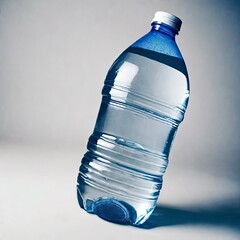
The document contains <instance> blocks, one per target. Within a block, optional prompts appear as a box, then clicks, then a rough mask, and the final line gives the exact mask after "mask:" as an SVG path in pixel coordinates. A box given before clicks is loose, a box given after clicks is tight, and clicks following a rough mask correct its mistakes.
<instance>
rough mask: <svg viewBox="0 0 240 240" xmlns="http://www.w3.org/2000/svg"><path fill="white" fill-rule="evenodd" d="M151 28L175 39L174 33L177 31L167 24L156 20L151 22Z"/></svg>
mask: <svg viewBox="0 0 240 240" xmlns="http://www.w3.org/2000/svg"><path fill="white" fill-rule="evenodd" d="M152 30H154V31H158V32H162V33H164V34H167V35H169V36H170V37H171V38H173V39H175V36H176V34H178V31H177V30H176V29H174V28H172V27H170V26H169V25H167V24H164V23H158V22H153V23H152Z"/></svg>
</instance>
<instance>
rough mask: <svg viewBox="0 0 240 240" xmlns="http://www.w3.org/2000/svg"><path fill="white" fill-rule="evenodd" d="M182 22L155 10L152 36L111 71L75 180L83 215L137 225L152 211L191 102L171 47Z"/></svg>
mask: <svg viewBox="0 0 240 240" xmlns="http://www.w3.org/2000/svg"><path fill="white" fill-rule="evenodd" d="M181 23H182V22H181V20H180V19H179V18H177V17H176V16H174V15H171V14H169V13H165V12H156V14H155V17H154V19H153V20H152V23H151V26H152V28H151V31H150V32H149V33H147V34H146V35H145V36H143V37H142V38H140V39H139V40H138V41H136V42H135V43H133V44H132V45H131V46H130V47H129V48H127V49H126V50H125V51H124V52H123V53H122V54H121V55H120V56H119V57H118V58H117V60H116V61H115V62H114V63H113V64H112V66H111V68H110V69H109V71H108V73H107V76H106V79H105V82H104V87H103V90H102V102H101V106H100V110H99V114H98V117H97V121H96V125H95V128H94V132H93V134H92V135H91V136H90V138H89V141H88V145H87V149H88V151H87V152H86V154H85V155H84V157H83V159H82V162H81V166H80V171H79V175H78V184H77V192H78V201H79V204H80V206H81V207H82V208H83V209H85V210H86V211H87V212H89V213H94V214H97V215H98V216H99V217H101V218H103V219H105V220H108V221H112V222H117V223H129V224H133V225H140V224H142V223H143V222H145V221H146V220H147V219H148V218H149V216H150V214H151V213H152V211H153V210H154V208H155V206H156V203H157V199H158V196H159V193H160V190H161V188H162V177H163V174H164V172H165V170H166V167H167V165H168V156H169V151H170V148H171V145H172V142H173V139H174V137H175V134H176V131H177V128H178V126H179V124H180V122H181V121H182V120H183V117H184V113H185V110H186V107H187V104H188V99H189V81H188V74H187V70H186V66H185V63H184V60H183V58H182V55H181V53H180V51H179V49H178V47H177V45H176V42H175V35H176V34H178V32H179V30H180V27H181Z"/></svg>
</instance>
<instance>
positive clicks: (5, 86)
mask: <svg viewBox="0 0 240 240" xmlns="http://www.w3.org/2000/svg"><path fill="white" fill-rule="evenodd" d="M157 10H163V11H168V12H170V13H173V14H175V15H177V16H178V17H180V18H181V19H182V21H183V26H182V29H181V31H180V34H179V36H177V42H178V44H179V47H180V49H181V52H182V53H183V56H184V59H185V61H186V64H187V67H188V71H189V76H190V83H191V96H190V102H189V107H188V109H187V113H186V115H185V120H184V122H183V123H182V124H181V126H180V128H179V131H178V133H177V136H176V139H175V142H174V144H173V148H172V151H171V154H170V164H169V167H168V169H167V172H166V175H165V178H164V186H163V190H162V192H161V197H160V199H159V206H158V207H157V209H156V211H155V213H154V215H153V217H152V218H150V220H149V222H148V223H147V224H146V225H145V228H149V229H139V228H135V227H131V226H121V225H116V224H112V223H108V222H105V221H103V220H101V219H99V218H98V217H96V216H93V215H89V214H87V213H85V212H84V211H83V210H81V209H80V208H79V207H78V204H77V200H76V187H75V186H76V177H77V172H78V167H79V165H80V159H81V157H82V155H83V154H84V152H85V146H86V143H87V139H88V137H89V136H90V134H91V133H92V130H93V127H94V124H95V119H96V116H97V113H98V108H99V105H100V100H101V88H102V86H103V81H104V78H105V75H106V72H107V70H108V68H109V67H110V65H111V63H112V62H113V61H114V60H115V59H116V57H117V56H118V55H119V54H120V53H121V52H122V51H123V50H124V49H126V48H127V47H128V46H129V45H130V44H131V43H133V42H134V41H135V40H137V39H138V38H139V37H141V36H142V35H144V34H145V33H147V32H148V31H149V30H150V21H151V20H152V18H153V16H154V13H155V11H157ZM239 20H240V19H239V2H238V1H227V0H226V1H223V0H222V1H215V0H213V1H207V0H202V1H200V0H195V1H194V0H186V1H177V0H168V1H163V0H162V1H159V0H158V1H157V0H150V1H144V0H131V1H127V0H122V1H116V0H111V1H110V0H102V1H97V0H96V1H91V0H88V1H85V0H70V1H66V0H59V1H57V0H50V1H47V0H43V1H37V0H21V1H17V0H15V1H14V0H8V1H7V0H5V1H4V0H1V1H0V239H1V240H2V239H4V240H5V239H6V240H8V239H11V240H12V239H24V240H28V239H36V240H38V239H58V240H59V239H83V238H84V239H97V238H98V239H104V240H108V239H109V240H110V239H124V238H125V239H144V240H147V239H238V237H239V208H240V207H239V203H240V192H239V166H240V164H239V160H240V150H239V145H240V137H239V117H240V111H239V100H240V95H239V89H240V84H239V34H240V31H239Z"/></svg>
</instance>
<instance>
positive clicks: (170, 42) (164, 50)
mask: <svg viewBox="0 0 240 240" xmlns="http://www.w3.org/2000/svg"><path fill="white" fill-rule="evenodd" d="M131 47H136V48H142V49H146V50H150V51H154V52H157V53H161V54H166V55H168V56H172V57H176V58H180V59H182V60H183V57H182V54H181V52H180V50H179V48H178V46H177V43H176V42H175V39H174V38H173V37H171V36H169V35H168V34H165V33H162V32H160V31H156V30H151V31H150V32H149V33H147V34H146V35H144V36H143V37H141V38H140V39H139V40H137V41H136V42H134V43H133V44H132V45H131Z"/></svg>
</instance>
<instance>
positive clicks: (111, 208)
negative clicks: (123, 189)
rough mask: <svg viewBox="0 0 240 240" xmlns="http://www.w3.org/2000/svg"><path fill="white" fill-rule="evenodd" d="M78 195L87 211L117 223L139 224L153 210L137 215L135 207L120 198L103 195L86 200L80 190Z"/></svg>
mask: <svg viewBox="0 0 240 240" xmlns="http://www.w3.org/2000/svg"><path fill="white" fill-rule="evenodd" d="M77 195H78V202H79V205H80V207H81V208H83V209H84V210H85V211H87V212H88V213H92V214H95V215H97V216H98V217H100V218H102V219H103V220H106V221H109V222H113V223H117V224H124V225H127V224H129V225H135V226H139V225H141V224H142V223H144V222H145V221H146V220H147V219H148V218H149V216H150V215H151V213H152V211H153V209H151V211H149V212H148V213H147V214H144V215H142V216H138V217H137V213H136V211H135V209H134V208H133V207H132V206H130V205H129V204H128V203H126V202H124V201H121V200H119V199H116V198H105V197H101V198H98V199H96V200H91V199H87V200H86V201H85V202H84V201H83V199H82V197H81V194H80V193H79V190H78V191H77Z"/></svg>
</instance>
